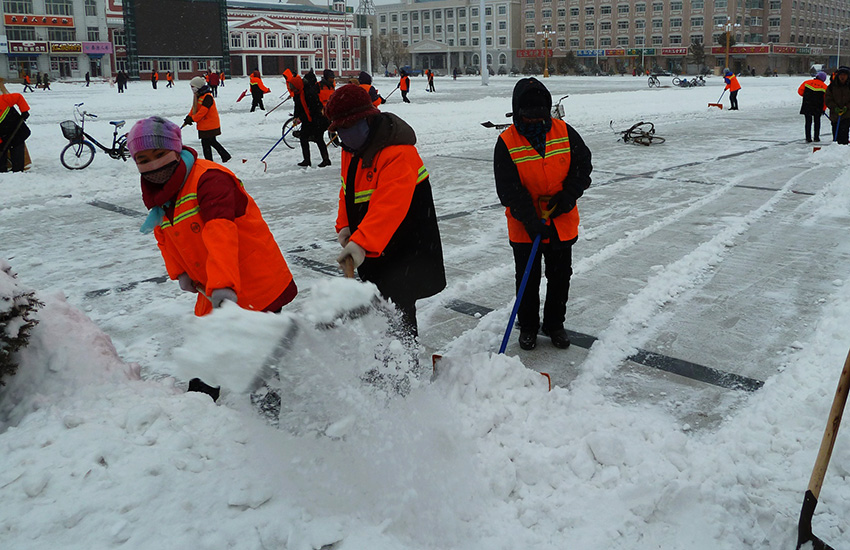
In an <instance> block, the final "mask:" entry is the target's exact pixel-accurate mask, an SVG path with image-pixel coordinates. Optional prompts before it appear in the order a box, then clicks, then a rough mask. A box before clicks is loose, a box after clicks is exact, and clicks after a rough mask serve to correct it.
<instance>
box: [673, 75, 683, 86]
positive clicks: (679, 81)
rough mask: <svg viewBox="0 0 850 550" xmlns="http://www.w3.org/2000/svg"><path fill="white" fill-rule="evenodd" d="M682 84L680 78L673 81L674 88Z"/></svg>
mask: <svg viewBox="0 0 850 550" xmlns="http://www.w3.org/2000/svg"><path fill="white" fill-rule="evenodd" d="M681 83H682V79H680V78H679V77H678V76H677V77H675V78H674V79H673V86H678V85H679V84H681Z"/></svg>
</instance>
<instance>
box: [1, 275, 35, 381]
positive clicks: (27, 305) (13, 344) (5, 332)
mask: <svg viewBox="0 0 850 550" xmlns="http://www.w3.org/2000/svg"><path fill="white" fill-rule="evenodd" d="M42 305H43V304H42V303H41V302H39V301H38V300H37V299H36V298H35V293H34V292H33V291H32V290H28V289H24V288H21V286H20V285H18V282H17V279H16V278H15V274H14V273H13V272H12V266H10V265H9V263H8V262H7V261H6V260H2V259H0V385H4V382H3V379H4V378H6V377H7V376H11V375H13V374H15V371H16V370H17V368H18V365H17V364H15V361H14V359H13V355H14V353H15V352H16V351H18V350H19V349H21V348H24V347H26V345H27V342H28V341H29V334H30V330H32V328H33V327H34V326H35V325H36V324H37V323H38V321H37V320H36V319H34V318H32V317H31V314H32V313H33V312H34V311H35V310H36V309H38V308H39V307H40V306H42Z"/></svg>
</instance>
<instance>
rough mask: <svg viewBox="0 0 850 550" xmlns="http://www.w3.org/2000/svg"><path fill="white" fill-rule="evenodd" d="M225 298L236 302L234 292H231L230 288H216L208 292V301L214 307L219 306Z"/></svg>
mask: <svg viewBox="0 0 850 550" xmlns="http://www.w3.org/2000/svg"><path fill="white" fill-rule="evenodd" d="M225 300H230V301H231V302H233V303H234V304H235V303H236V293H235V292H233V289H232V288H217V289H215V290H213V291H212V294H210V302H212V306H213V307H214V308H218V307H221V304H223V303H224V301H225Z"/></svg>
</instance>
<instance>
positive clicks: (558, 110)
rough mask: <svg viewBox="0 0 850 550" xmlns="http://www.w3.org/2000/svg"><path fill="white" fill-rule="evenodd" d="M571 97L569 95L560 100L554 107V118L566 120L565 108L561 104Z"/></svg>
mask: <svg viewBox="0 0 850 550" xmlns="http://www.w3.org/2000/svg"><path fill="white" fill-rule="evenodd" d="M568 97H570V96H569V95H565V96H564V97H562V98H561V99H559V100H558V102H557V103H555V104H554V105H552V118H557V119H558V120H564V106H563V105H561V102H562V101H564V100H565V99H567V98H568Z"/></svg>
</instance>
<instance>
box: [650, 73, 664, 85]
mask: <svg viewBox="0 0 850 550" xmlns="http://www.w3.org/2000/svg"><path fill="white" fill-rule="evenodd" d="M648 84H649V87H650V88H660V87H661V81H660V80H658V77H657V76H655V75H654V74H651V75H649V81H648Z"/></svg>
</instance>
